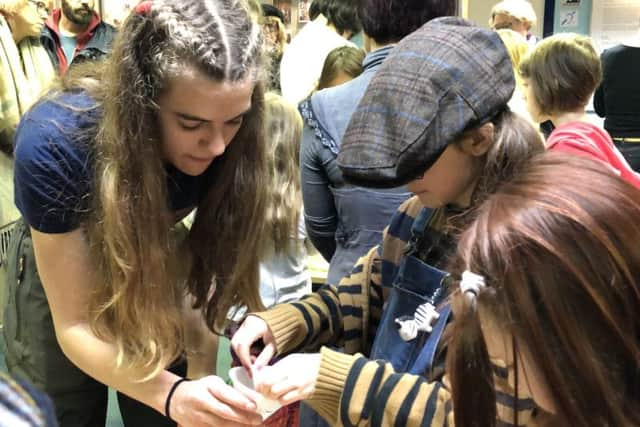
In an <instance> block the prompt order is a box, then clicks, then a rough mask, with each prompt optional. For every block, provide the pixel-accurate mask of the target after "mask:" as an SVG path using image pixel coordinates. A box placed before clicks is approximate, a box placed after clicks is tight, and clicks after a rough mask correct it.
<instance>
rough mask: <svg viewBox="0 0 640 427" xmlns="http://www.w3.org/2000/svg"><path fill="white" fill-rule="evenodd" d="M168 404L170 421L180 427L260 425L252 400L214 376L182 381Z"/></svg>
mask: <svg viewBox="0 0 640 427" xmlns="http://www.w3.org/2000/svg"><path fill="white" fill-rule="evenodd" d="M257 396H258V395H257V394H256V397H257ZM170 405H171V407H170V408H169V409H170V414H171V418H172V419H173V420H174V421H176V422H177V423H178V425H179V426H180V427H209V426H219V427H244V426H251V425H262V417H261V416H260V415H258V414H257V413H256V412H255V411H256V408H257V407H256V404H255V401H253V400H251V398H249V397H247V396H245V395H243V394H241V393H240V392H239V391H237V390H236V389H234V388H233V387H231V386H229V385H227V384H225V382H224V381H223V380H222V378H220V377H217V376H215V375H211V376H208V377H204V378H200V379H199V380H194V381H185V382H183V383H182V384H180V385H179V386H178V388H176V391H175V392H174V394H173V397H172V398H171V402H170Z"/></svg>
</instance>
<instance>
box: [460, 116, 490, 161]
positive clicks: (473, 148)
mask: <svg viewBox="0 0 640 427" xmlns="http://www.w3.org/2000/svg"><path fill="white" fill-rule="evenodd" d="M494 130H495V128H494V126H493V123H491V122H489V123H485V124H483V125H482V126H480V127H478V128H475V129H473V130H470V131H468V132H465V134H464V137H463V138H462V140H461V141H460V148H461V149H462V151H463V152H465V153H467V154H470V155H472V156H475V157H480V156H484V155H485V154H487V151H489V148H491V146H492V145H493V135H494Z"/></svg>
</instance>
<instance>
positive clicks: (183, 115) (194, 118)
mask: <svg viewBox="0 0 640 427" xmlns="http://www.w3.org/2000/svg"><path fill="white" fill-rule="evenodd" d="M249 111H251V107H249V108H247V109H246V110H245V111H243V112H242V113H240V114H238V115H237V116H235V117H233V118H231V119H229V120H227V123H228V122H232V121H234V120H238V119H239V118H241V117H243V116H245V115H246V114H247V113H248V112H249ZM175 115H176V116H178V117H179V118H181V119H183V120H190V121H194V122H203V123H209V122H210V121H211V120H207V119H203V118H202V117H198V116H192V115H191V114H188V113H181V112H179V111H176V112H175Z"/></svg>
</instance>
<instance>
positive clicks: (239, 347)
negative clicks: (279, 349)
mask: <svg viewBox="0 0 640 427" xmlns="http://www.w3.org/2000/svg"><path fill="white" fill-rule="evenodd" d="M254 318H255V317H254V316H248V317H247V318H246V319H245V321H244V322H243V323H242V325H241V326H240V329H238V331H237V332H236V333H235V334H234V335H233V337H232V338H231V348H232V349H233V351H234V352H235V353H236V356H238V360H239V361H240V363H241V364H242V366H244V367H245V369H247V370H248V371H249V370H250V369H251V346H252V345H253V343H254V342H256V341H258V340H259V339H260V338H261V337H262V335H263V333H264V331H263V330H262V329H261V328H260V327H259V326H258V325H256V324H255V322H254V321H253V319H254Z"/></svg>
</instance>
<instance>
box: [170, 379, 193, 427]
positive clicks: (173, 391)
mask: <svg viewBox="0 0 640 427" xmlns="http://www.w3.org/2000/svg"><path fill="white" fill-rule="evenodd" d="M186 381H189V379H188V378H178V379H177V380H176V381H175V382H174V383H173V385H172V386H171V388H170V389H169V392H168V393H167V398H166V399H165V401H164V415H165V417H167V418H169V419H170V420H171V421H174V420H173V418H171V402H172V400H173V396H175V394H176V390H177V389H178V387H180V385H181V384H182V383H184V382H186Z"/></svg>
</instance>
